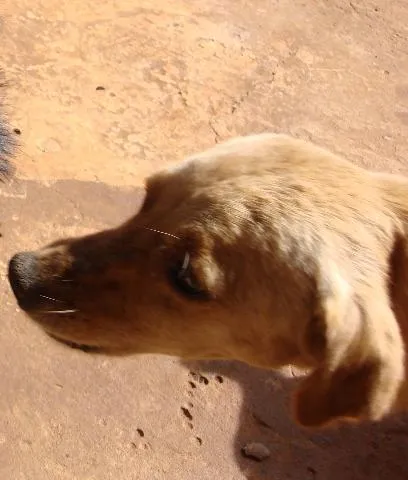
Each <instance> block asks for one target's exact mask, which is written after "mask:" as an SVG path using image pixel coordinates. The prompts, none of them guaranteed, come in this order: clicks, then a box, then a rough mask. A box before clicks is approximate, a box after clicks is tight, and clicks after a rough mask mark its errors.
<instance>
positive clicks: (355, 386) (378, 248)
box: [12, 134, 408, 426]
mask: <svg viewBox="0 0 408 480" xmlns="http://www.w3.org/2000/svg"><path fill="white" fill-rule="evenodd" d="M407 235H408V180H406V179H405V178H401V177H397V176H392V175H386V174H384V175H382V174H374V173H370V172H368V171H366V170H363V169H362V168H359V167H357V166H355V165H353V164H351V163H350V162H348V161H346V160H344V159H342V158H339V157H338V156H335V155H333V154H331V153H330V152H328V151H326V150H323V149H320V148H318V147H316V146H314V145H312V144H309V143H305V142H303V141H300V140H295V139H293V138H291V137H288V136H285V135H273V134H263V135H256V136H250V137H243V138H236V139H233V140H230V141H228V142H226V143H223V144H219V145H217V146H216V147H214V148H211V149H210V150H207V151H206V152H203V153H201V154H198V155H195V156H192V157H191V158H189V159H187V160H186V161H184V162H182V163H181V164H179V165H177V166H176V167H173V168H170V169H168V170H165V171H162V172H160V173H158V174H156V175H154V176H153V177H151V178H149V179H148V181H147V194H146V200H145V203H144V206H143V208H142V210H141V212H140V213H138V214H137V215H136V216H135V217H134V218H132V219H131V220H129V221H128V222H126V223H125V224H124V225H122V226H121V227H119V228H117V229H114V230H109V231H105V232H100V233H98V234H96V235H93V236H89V237H86V238H79V239H68V240H62V241H60V242H58V243H57V244H54V245H53V246H50V247H46V248H45V249H43V250H41V251H39V252H36V254H35V255H36V259H37V271H36V275H37V277H36V278H37V280H36V282H37V284H36V288H37V290H35V291H41V292H43V293H45V295H46V296H48V297H51V298H56V299H58V300H59V302H63V306H64V308H67V309H68V310H69V309H72V310H75V312H72V313H69V312H68V313H49V311H50V310H53V309H55V308H56V306H55V304H53V303H52V301H51V300H46V299H45V298H44V295H43V297H40V296H38V301H36V302H34V304H33V303H32V304H31V305H30V307H26V310H27V311H28V313H29V314H30V316H31V317H32V318H33V319H34V320H36V321H37V322H38V323H39V324H41V325H42V327H43V328H44V329H45V330H46V331H47V332H48V333H50V334H51V335H53V336H54V337H56V338H57V339H60V340H62V341H70V342H75V343H76V344H81V345H90V346H96V347H98V349H99V350H100V351H102V352H106V353H108V354H112V355H120V354H130V353H162V354H168V355H177V356H181V357H185V358H224V359H238V360H242V361H244V362H248V363H250V364H253V365H258V366H261V367H265V368H275V367H280V366H283V365H287V364H294V365H297V366H300V367H307V368H310V370H311V373H310V375H309V376H308V377H307V378H306V379H305V380H304V381H303V383H302V384H301V386H300V388H299V390H298V392H297V393H296V395H295V399H294V412H295V415H296V417H297V419H298V421H299V422H300V423H301V424H303V425H308V426H318V425H323V424H326V423H330V422H332V421H333V420H336V419H338V418H354V419H362V418H367V419H373V420H377V419H380V418H382V417H383V416H384V415H386V414H388V413H390V412H391V411H394V410H395V409H396V408H400V407H403V406H404V402H405V399H406V400H407V402H408V395H407V394H406V377H405V375H406V373H405V370H406V368H405V355H404V344H405V343H406V342H407V339H408V319H407V306H408V305H407V302H408V300H407V299H408V273H407V272H408V270H407V266H408V261H407ZM186 254H188V257H186ZM186 258H187V260H186ZM183 262H185V263H186V265H188V276H189V278H190V277H191V278H192V279H193V280H194V282H195V283H197V284H199V285H200V287H201V289H202V290H204V295H202V296H200V297H199V298H191V297H190V296H189V295H186V294H183V293H181V292H180V291H179V290H178V289H177V288H175V286H174V285H173V283H172V281H171V280H170V277H171V273H169V272H171V271H172V269H173V267H177V266H178V268H179V269H180V267H181V265H182V264H183ZM13 283H15V280H14V282H12V284H13ZM13 288H14V289H15V291H16V286H15V285H13ZM201 297H202V298H201ZM59 308H61V307H59Z"/></svg>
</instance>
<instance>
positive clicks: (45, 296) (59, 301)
mask: <svg viewBox="0 0 408 480" xmlns="http://www.w3.org/2000/svg"><path fill="white" fill-rule="evenodd" d="M40 297H42V298H45V299H47V300H52V301H53V302H58V303H63V302H62V300H57V299H56V298H52V297H47V295H41V294H40Z"/></svg>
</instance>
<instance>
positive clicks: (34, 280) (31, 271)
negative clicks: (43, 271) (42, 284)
mask: <svg viewBox="0 0 408 480" xmlns="http://www.w3.org/2000/svg"><path fill="white" fill-rule="evenodd" d="M8 278H9V282H10V285H11V288H12V289H13V293H14V295H15V296H16V298H17V301H18V303H19V305H20V307H21V308H23V309H27V308H29V307H30V304H31V303H32V301H33V300H34V299H35V298H36V297H37V295H36V287H37V286H38V283H39V269H38V263H37V259H36V257H35V255H34V254H33V253H31V252H22V253H17V255H14V257H13V258H12V259H11V260H10V263H9V269H8Z"/></svg>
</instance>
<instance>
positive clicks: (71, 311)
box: [42, 309, 78, 314]
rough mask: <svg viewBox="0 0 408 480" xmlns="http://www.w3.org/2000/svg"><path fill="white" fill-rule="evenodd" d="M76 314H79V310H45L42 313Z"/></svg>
mask: <svg viewBox="0 0 408 480" xmlns="http://www.w3.org/2000/svg"><path fill="white" fill-rule="evenodd" d="M76 312H78V310H75V309H73V310H45V311H44V312H42V313H61V314H63V313H76Z"/></svg>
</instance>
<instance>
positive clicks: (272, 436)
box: [183, 361, 408, 480]
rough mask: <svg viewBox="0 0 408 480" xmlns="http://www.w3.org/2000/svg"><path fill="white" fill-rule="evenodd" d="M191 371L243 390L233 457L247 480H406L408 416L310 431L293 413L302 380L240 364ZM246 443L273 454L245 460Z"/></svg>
mask: <svg viewBox="0 0 408 480" xmlns="http://www.w3.org/2000/svg"><path fill="white" fill-rule="evenodd" d="M183 365H184V366H185V367H187V368H188V369H189V370H190V371H195V372H197V371H199V372H200V374H201V375H204V376H205V375H207V374H210V375H211V374H212V375H215V376H216V377H215V378H218V376H221V377H224V378H228V379H230V380H232V381H234V382H236V383H237V384H239V386H240V387H241V389H242V395H243V402H242V407H241V413H240V418H239V423H238V425H237V432H236V438H235V445H234V450H235V457H236V461H237V462H238V464H239V466H240V468H241V470H242V471H243V472H244V474H245V476H246V478H247V479H248V480H275V479H276V480H278V479H279V480H281V479H293V480H309V479H310V480H318V479H327V480H328V479H330V480H345V479H347V480H363V479H364V480H366V479H368V478H369V479H370V480H389V479H392V480H405V479H407V478H408V460H407V461H401V459H404V458H406V455H407V452H408V416H399V417H396V418H392V419H388V420H386V421H384V422H381V423H378V424H366V425H361V426H357V427H356V426H343V427H341V428H337V429H332V430H326V431H319V432H308V431H306V430H304V429H302V428H300V427H297V426H296V425H295V424H294V422H293V421H292V419H291V417H290V413H289V401H290V395H291V391H292V390H293V388H294V387H295V384H296V382H297V381H298V380H296V379H295V378H293V379H290V378H286V377H283V376H281V375H280V374H279V373H274V372H270V371H264V370H258V369H255V368H252V367H249V366H247V365H244V364H240V363H238V362H218V361H217V362H193V363H183ZM248 442H261V443H263V444H264V445H265V446H267V447H268V448H269V450H270V451H271V456H270V458H269V459H267V460H265V461H263V462H260V463H258V462H254V461H253V460H249V459H247V458H244V457H243V455H242V453H241V449H242V447H243V446H244V445H245V444H246V443H248Z"/></svg>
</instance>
